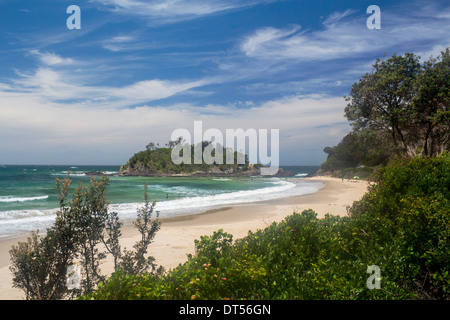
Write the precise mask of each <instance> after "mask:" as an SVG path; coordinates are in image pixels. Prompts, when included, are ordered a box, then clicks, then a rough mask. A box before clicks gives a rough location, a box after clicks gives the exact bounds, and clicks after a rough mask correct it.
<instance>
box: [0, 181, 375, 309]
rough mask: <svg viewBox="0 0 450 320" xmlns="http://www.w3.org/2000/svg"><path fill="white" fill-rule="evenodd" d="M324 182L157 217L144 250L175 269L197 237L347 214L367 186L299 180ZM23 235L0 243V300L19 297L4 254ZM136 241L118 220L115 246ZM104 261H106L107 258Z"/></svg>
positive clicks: (108, 268)
mask: <svg viewBox="0 0 450 320" xmlns="http://www.w3.org/2000/svg"><path fill="white" fill-rule="evenodd" d="M302 179H304V180H309V181H319V182H323V183H324V187H322V188H321V189H320V190H319V191H317V192H315V193H312V194H306V195H300V196H293V197H286V198H279V199H273V200H263V201H259V202H253V203H245V204H242V205H231V206H226V207H223V208H218V209H212V210H208V211H206V212H204V213H198V214H190V215H183V216H176V217H170V218H161V219H160V221H161V229H160V230H159V231H158V232H157V233H156V236H155V239H154V242H153V243H152V244H150V246H149V250H148V251H149V255H151V256H153V257H154V258H155V259H156V261H155V263H156V264H157V265H161V266H163V267H164V268H165V269H166V271H168V270H170V269H173V268H175V267H176V266H178V265H179V264H180V263H184V262H185V261H186V260H187V254H194V251H195V245H194V240H195V239H200V236H203V235H211V234H212V233H213V232H214V231H217V230H219V229H223V230H224V231H225V232H228V233H230V234H232V235H233V239H238V238H242V237H244V236H246V235H247V233H248V231H249V230H251V231H256V230H258V229H264V228H265V227H267V226H269V225H270V224H272V223H273V222H278V221H281V220H283V219H284V218H285V217H286V216H288V215H290V214H292V213H293V212H302V211H303V210H306V209H313V210H314V211H315V212H316V213H317V216H318V218H322V217H324V216H325V214H326V213H330V214H333V215H340V216H345V215H347V210H346V207H347V206H350V205H351V204H352V203H353V201H356V200H359V199H361V197H362V196H363V195H364V194H365V193H366V191H367V187H368V185H369V182H368V181H364V180H351V181H349V180H344V181H342V180H341V179H338V178H332V177H328V176H316V177H308V178H302ZM28 236H29V234H27V235H23V236H15V237H9V238H7V239H0V300H17V299H19V300H20V299H23V296H24V295H23V293H22V291H20V290H18V289H15V288H12V285H11V279H12V275H11V272H10V271H9V263H10V260H9V250H10V249H11V246H12V245H15V244H17V243H18V242H21V241H25V240H26V238H27V237H28ZM138 239H139V234H138V232H137V230H136V229H135V228H134V226H133V225H132V223H131V221H129V222H128V223H126V222H124V225H123V227H122V237H121V246H122V248H127V249H131V248H132V246H133V244H134V243H135V241H137V240H138ZM108 258H109V256H108ZM107 260H108V259H107ZM101 269H102V271H103V273H104V274H110V273H111V272H112V271H113V266H112V263H111V261H106V262H104V263H103V264H102V265H101Z"/></svg>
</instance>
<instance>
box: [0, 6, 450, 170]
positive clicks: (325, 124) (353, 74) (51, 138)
mask: <svg viewBox="0 0 450 320" xmlns="http://www.w3.org/2000/svg"><path fill="white" fill-rule="evenodd" d="M71 5H76V6H78V7H79V9H80V14H79V16H76V12H74V11H71V10H70V11H69V13H68V12H67V9H68V7H69V6H71ZM371 5H376V6H378V7H379V8H380V15H379V18H380V19H379V21H380V28H379V29H373V28H369V27H368V20H369V22H371V23H372V22H373V21H374V20H373V19H372V18H374V16H373V11H370V12H369V13H368V12H367V9H368V7H369V6H371ZM78 18H79V19H78ZM76 22H79V27H80V28H78V29H77V28H72V27H70V28H69V26H72V24H74V23H76ZM68 24H69V26H68ZM449 35H450V4H449V3H448V1H434V0H427V1H381V0H371V1H364V0H359V1H322V0H149V1H144V0H83V1H81V0H70V1H63V0H58V1H56V0H53V1H49V0H38V1H37V0H36V1H30V0H28V1H24V0H0V164H37V165H38V164H63V165H66V164H67V165H69V164H72V165H82V164H84V165H88V164H98V165H100V164H104V165H121V164H124V163H125V162H126V161H127V160H128V159H129V158H130V157H131V156H132V155H133V154H134V153H136V152H138V151H140V150H144V149H145V146H146V145H147V144H148V143H149V142H155V143H160V145H161V146H162V145H164V144H165V143H167V142H168V141H169V140H170V139H171V134H172V132H173V131H175V130H176V129H180V128H185V129H187V130H192V132H193V127H194V121H202V124H203V129H204V130H206V129H208V128H216V129H219V130H221V131H222V132H224V133H225V131H226V129H237V128H241V129H243V130H247V129H255V130H259V129H267V130H269V131H270V130H271V129H278V130H279V136H280V138H279V149H280V152H279V157H280V164H281V165H320V164H321V163H322V162H323V161H325V160H326V154H325V153H324V152H323V149H324V148H325V147H327V146H334V145H336V144H337V143H339V142H340V141H341V139H342V138H343V137H344V136H345V135H346V134H347V133H348V132H349V131H350V127H349V124H348V121H347V119H346V118H345V117H344V108H345V105H346V103H347V102H346V101H345V99H344V96H346V95H348V93H349V91H350V89H351V86H352V84H353V83H355V82H357V81H358V79H359V78H360V77H361V76H362V75H363V74H365V73H366V72H370V71H371V70H372V64H373V63H374V61H375V59H377V58H383V56H385V57H390V56H392V55H393V54H398V55H402V54H404V53H406V52H413V53H415V54H417V55H420V56H421V58H422V60H426V59H428V58H429V57H430V56H433V57H437V56H438V55H439V53H440V52H441V51H442V50H443V49H445V48H446V47H448V46H449V44H450V36H449Z"/></svg>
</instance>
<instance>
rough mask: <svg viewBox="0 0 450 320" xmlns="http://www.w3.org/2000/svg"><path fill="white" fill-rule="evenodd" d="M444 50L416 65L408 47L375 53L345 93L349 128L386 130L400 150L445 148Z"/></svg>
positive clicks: (446, 54)
mask: <svg viewBox="0 0 450 320" xmlns="http://www.w3.org/2000/svg"><path fill="white" fill-rule="evenodd" d="M449 55H450V54H449V51H448V49H447V50H446V51H445V52H442V53H441V56H440V58H439V59H437V60H436V59H430V60H428V61H427V62H425V63H424V65H423V66H422V65H421V64H420V62H419V57H418V56H415V55H414V54H412V53H406V54H405V55H404V56H397V55H393V56H392V57H391V58H389V59H387V60H380V59H377V60H376V62H375V64H374V65H373V68H374V69H373V71H372V72H371V73H366V74H365V75H364V76H362V78H361V79H360V80H359V81H358V82H357V83H355V84H353V86H352V89H351V90H350V94H349V96H348V97H346V100H347V101H349V104H348V105H347V107H346V108H345V115H346V117H347V119H348V120H349V121H350V124H351V125H352V127H353V130H354V131H355V132H357V131H359V130H362V129H369V130H371V131H374V132H386V133H388V134H389V135H390V136H391V139H392V141H393V143H394V145H395V146H397V147H398V148H399V150H401V153H402V154H405V155H408V156H410V157H412V156H415V155H421V156H424V157H429V156H436V155H437V154H439V153H440V152H442V151H443V150H445V149H448V142H449V136H448V131H449V130H448V129H449V123H450V121H449V119H450V116H449V109H448V108H449V81H450V80H449Z"/></svg>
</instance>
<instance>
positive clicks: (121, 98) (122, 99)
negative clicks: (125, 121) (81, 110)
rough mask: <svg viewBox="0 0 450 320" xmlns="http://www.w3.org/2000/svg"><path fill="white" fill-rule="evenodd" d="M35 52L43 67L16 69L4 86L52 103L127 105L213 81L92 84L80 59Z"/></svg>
mask: <svg viewBox="0 0 450 320" xmlns="http://www.w3.org/2000/svg"><path fill="white" fill-rule="evenodd" d="M31 54H32V55H33V56H35V57H37V58H38V61H39V62H40V66H39V67H38V68H37V69H36V70H34V71H31V72H22V71H18V70H16V74H17V77H16V78H14V79H12V84H10V85H7V84H4V87H7V88H8V90H10V91H16V92H23V93H32V94H34V95H35V96H37V97H39V98H40V100H42V101H48V102H57V101H66V102H67V103H80V102H82V103H83V104H86V105H95V106H101V105H104V106H107V107H108V108H125V107H131V106H134V105H136V104H143V103H146V102H150V101H154V100H159V99H164V98H168V97H171V96H174V95H177V94H184V93H188V91H189V90H190V89H193V88H197V87H201V86H203V85H206V84H208V83H209V81H210V80H206V79H201V80H181V79H180V80H173V81H171V80H164V79H148V80H142V81H136V82H133V83H131V84H127V85H124V86H121V87H112V86H99V85H91V84H90V79H91V76H90V75H86V74H85V73H82V72H76V71H75V72H74V70H73V68H72V67H73V66H74V65H76V64H78V62H77V61H75V60H73V59H71V58H63V57H61V56H59V55H56V54H54V53H41V52H39V51H37V50H32V51H31Z"/></svg>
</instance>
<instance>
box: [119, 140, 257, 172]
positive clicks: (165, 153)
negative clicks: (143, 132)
mask: <svg viewBox="0 0 450 320" xmlns="http://www.w3.org/2000/svg"><path fill="white" fill-rule="evenodd" d="M183 143H184V142H183V140H182V138H181V137H180V138H179V139H177V140H176V141H169V143H167V144H166V147H160V146H159V143H158V144H155V143H154V142H150V143H149V144H148V145H147V146H146V150H143V151H140V152H138V153H136V154H134V155H133V156H132V157H131V158H130V159H129V160H128V162H127V163H126V164H124V165H123V166H122V167H121V169H120V174H122V175H132V176H170V175H183V174H184V175H216V176H217V175H229V176H231V175H257V174H259V171H258V170H259V168H260V167H262V166H261V165H259V164H250V162H249V160H248V156H247V155H245V154H242V153H240V152H237V151H231V152H232V154H233V161H232V163H227V159H226V155H227V151H228V150H227V148H225V147H223V146H220V145H218V146H215V147H214V148H212V142H211V141H202V142H201V152H202V154H203V152H204V151H205V149H206V148H212V150H211V156H212V157H214V158H218V157H216V152H219V151H218V150H217V148H221V149H222V150H220V154H222V158H221V159H218V161H217V162H218V163H215V162H214V163H212V164H208V163H206V162H205V159H204V158H203V157H202V163H201V164H196V163H195V162H194V156H195V150H194V149H195V146H194V145H190V146H188V148H189V149H190V157H189V160H190V161H186V162H188V163H185V162H182V163H180V164H175V163H174V162H173V161H172V151H173V148H175V147H176V146H177V145H180V144H183ZM218 154H219V153H218ZM240 158H242V159H243V161H238V160H239V159H240ZM229 162H231V161H229ZM240 162H242V163H240Z"/></svg>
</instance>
